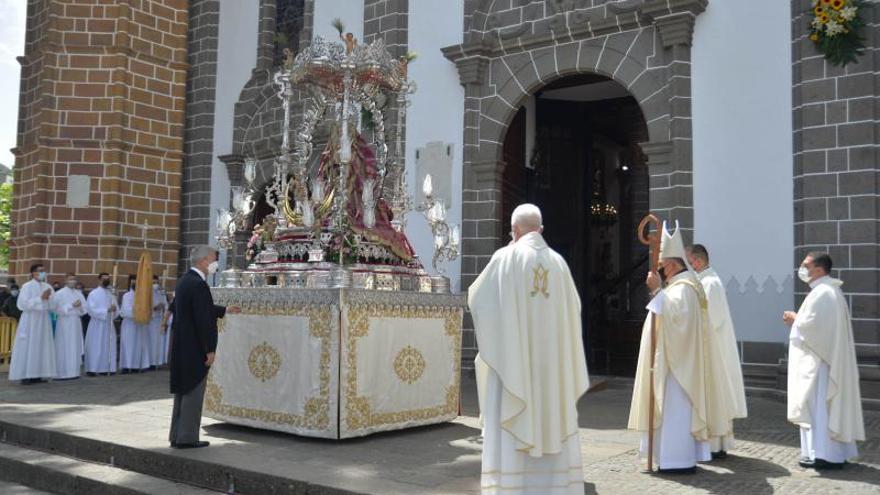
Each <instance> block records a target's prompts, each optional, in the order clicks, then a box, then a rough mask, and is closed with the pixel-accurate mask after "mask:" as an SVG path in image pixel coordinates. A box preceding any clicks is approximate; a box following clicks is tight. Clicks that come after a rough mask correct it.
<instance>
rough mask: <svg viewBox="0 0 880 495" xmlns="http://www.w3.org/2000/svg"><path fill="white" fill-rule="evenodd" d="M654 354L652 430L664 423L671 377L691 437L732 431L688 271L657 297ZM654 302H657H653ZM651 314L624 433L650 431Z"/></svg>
mask: <svg viewBox="0 0 880 495" xmlns="http://www.w3.org/2000/svg"><path fill="white" fill-rule="evenodd" d="M658 297H660V298H661V300H660V310H659V314H657V318H656V321H657V329H656V330H657V348H656V353H655V358H654V359H655V361H654V383H653V386H654V427H655V429H656V428H659V426H660V425H661V424H662V422H663V407H662V405H663V398H664V396H665V388H666V378H667V376H668V374H669V373H671V374H672V376H673V377H675V379H676V381H678V383H679V384H680V385H681V388H682V389H683V390H684V391H685V394H686V395H687V397H688V399H689V401H690V406H691V412H692V414H691V435H693V437H694V439H695V440H699V441H705V440H708V439H709V437H710V436H724V435H728V434H730V432H731V431H732V425H733V423H732V419H733V414H734V412H735V403H734V401H733V399H732V395H731V394H730V393H729V391H726V390H719V389H718V388H717V387H713V386H712V384H713V382H714V379H713V373H718V370H717V369H714V368H715V366H716V365H717V364H719V363H715V364H714V365H713V363H712V362H711V361H710V349H709V341H708V340H707V333H708V331H709V325H710V323H709V317H708V313H707V311H706V308H707V302H706V296H705V294H704V292H703V288H702V286H701V285H700V283H699V282H698V281H697V280H696V278H695V277H694V275H693V274H692V273H691V272H690V271H684V272H682V273H679V274H677V275H675V276H674V277H672V278H671V279H670V280H669V282H668V284H667V286H666V288H665V289H663V293H662V294H661V295H660V296H658ZM655 302H656V301H655ZM652 331H653V329H652V328H651V314H650V313H649V314H648V316H647V318H646V319H645V324H644V327H643V330H642V340H641V347H640V349H639V360H638V366H637V368H636V381H635V386H634V388H633V396H632V402H631V404H630V416H629V424H628V428H629V429H632V430H638V431H648V411H649V405H648V403H649V391H650V388H649V387H650V386H651V385H650V381H651V379H650V368H651V361H650V356H651V352H650V349H651V332H652Z"/></svg>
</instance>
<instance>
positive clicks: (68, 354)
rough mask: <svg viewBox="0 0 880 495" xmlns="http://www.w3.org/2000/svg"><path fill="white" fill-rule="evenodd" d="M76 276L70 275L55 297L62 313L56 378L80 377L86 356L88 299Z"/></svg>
mask: <svg viewBox="0 0 880 495" xmlns="http://www.w3.org/2000/svg"><path fill="white" fill-rule="evenodd" d="M76 283H77V282H76V275H74V274H72V273H68V274H67V285H66V286H65V287H64V288H63V289H61V290H59V291H58V292H56V293H55V294H54V295H53V296H52V306H54V307H55V313H56V314H57V315H58V322H57V323H56V324H55V363H56V364H55V368H56V370H55V371H56V375H55V378H59V379H70V378H79V376H80V372H81V371H82V359H83V329H82V316H83V315H84V314H86V308H87V304H86V299H85V298H84V297H83V295H82V293H81V292H79V291H78V290H76Z"/></svg>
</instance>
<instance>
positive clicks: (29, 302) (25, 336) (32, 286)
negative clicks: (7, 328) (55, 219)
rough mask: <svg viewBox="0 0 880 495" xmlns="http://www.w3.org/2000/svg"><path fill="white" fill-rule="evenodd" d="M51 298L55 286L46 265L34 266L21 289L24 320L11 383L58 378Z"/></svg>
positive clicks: (17, 338) (15, 347)
mask: <svg viewBox="0 0 880 495" xmlns="http://www.w3.org/2000/svg"><path fill="white" fill-rule="evenodd" d="M51 297H52V286H51V285H49V284H47V283H46V272H45V271H44V270H43V265H40V264H36V265H33V266H31V279H30V280H28V281H27V282H26V283H25V284H24V285H22V286H21V292H19V294H18V301H17V302H16V304H17V305H18V309H19V310H20V311H21V318H20V319H19V320H18V330H17V331H16V334H15V342H14V343H13V344H12V362H11V363H10V366H9V379H10V380H22V383H25V384H27V383H36V382H39V381H41V380H43V379H48V378H54V377H55V342H54V341H53V339H52V323H51V322H50V321H49V309H51Z"/></svg>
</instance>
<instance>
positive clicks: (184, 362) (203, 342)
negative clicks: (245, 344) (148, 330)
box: [171, 270, 226, 394]
mask: <svg viewBox="0 0 880 495" xmlns="http://www.w3.org/2000/svg"><path fill="white" fill-rule="evenodd" d="M172 314H173V315H174V319H173V321H172V323H171V339H172V340H171V393H172V394H185V393H187V392H189V391H190V390H192V389H193V388H195V387H196V385H198V384H199V383H201V381H202V380H204V379H205V376H207V375H208V367H207V366H205V359H207V354H208V353H209V352H214V351H215V350H216V349H217V319H218V318H223V316H225V315H226V308H225V307H224V306H217V305H215V304H214V298H213V297H211V289H210V288H209V287H208V284H207V282H205V281H204V280H202V277H200V276H199V274H197V273H196V272H194V271H193V270H188V271H187V272H186V273H185V274H184V275H183V276H182V277H180V279H179V280H178V281H177V288H176V289H175V291H174V303H173V309H172Z"/></svg>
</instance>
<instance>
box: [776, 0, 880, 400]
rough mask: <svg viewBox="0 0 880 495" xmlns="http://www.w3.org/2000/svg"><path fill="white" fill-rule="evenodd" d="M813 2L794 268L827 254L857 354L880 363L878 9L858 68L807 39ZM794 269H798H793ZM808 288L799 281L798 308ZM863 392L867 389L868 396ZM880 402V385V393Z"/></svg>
mask: <svg viewBox="0 0 880 495" xmlns="http://www.w3.org/2000/svg"><path fill="white" fill-rule="evenodd" d="M810 5H811V4H810V0H793V1H792V2H791V6H792V63H793V81H792V84H793V89H792V91H793V105H794V108H793V119H794V198H795V204H794V211H795V225H794V229H795V237H794V239H795V263H797V264H799V263H800V262H801V260H803V258H804V256H805V255H806V253H807V252H808V251H811V250H821V251H827V252H828V253H829V254H830V255H831V257H832V259H833V260H834V265H835V266H834V276H836V277H839V278H840V279H842V280H843V282H844V285H843V291H844V293H845V294H846V296H847V299H848V300H849V303H850V310H851V312H852V318H853V329H854V332H855V341H856V352H857V356H858V358H859V361H860V362H861V363H863V364H869V363H870V364H872V365H876V364H878V362H880V221H878V214H880V209H878V207H880V202H878V198H880V196H878V195H880V182H878V178H880V176H878V171H880V165H878V144H880V134H878V131H880V113H878V107H877V104H878V102H880V100H878V96H880V89H878V88H880V72H878V69H880V59H878V56H880V50H878V46H880V45H878V43H880V24H878V23H880V7H878V6H877V5H876V3H873V4H869V5H870V6H869V7H867V8H865V9H863V11H862V16H863V17H864V19H865V21H866V22H867V23H868V26H867V27H866V29H865V32H864V36H865V39H866V45H867V49H866V50H865V54H864V55H863V56H862V57H860V58H859V60H858V62H857V63H853V64H849V65H847V66H846V68H840V67H836V66H833V65H831V64H830V63H828V62H827V61H826V60H825V59H824V57H823V56H822V55H821V54H820V53H819V52H818V51H817V50H816V48H815V47H814V45H813V42H812V41H810V40H809V39H808V38H807V36H808V35H809V23H810V20H811V17H810V16H809V15H807V14H806V12H807V11H808V10H809V9H810ZM793 268H795V267H793ZM808 290H809V288H808V287H807V286H806V285H804V284H802V283H801V282H799V281H798V282H796V283H795V294H796V295H795V299H796V301H794V305H795V306H796V305H799V304H800V302H801V301H802V300H803V298H804V297H805V295H806V293H807V291H808ZM863 393H864V391H863ZM877 393H878V396H880V387H878V390H877Z"/></svg>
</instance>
